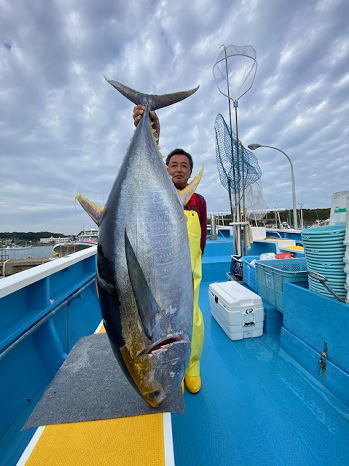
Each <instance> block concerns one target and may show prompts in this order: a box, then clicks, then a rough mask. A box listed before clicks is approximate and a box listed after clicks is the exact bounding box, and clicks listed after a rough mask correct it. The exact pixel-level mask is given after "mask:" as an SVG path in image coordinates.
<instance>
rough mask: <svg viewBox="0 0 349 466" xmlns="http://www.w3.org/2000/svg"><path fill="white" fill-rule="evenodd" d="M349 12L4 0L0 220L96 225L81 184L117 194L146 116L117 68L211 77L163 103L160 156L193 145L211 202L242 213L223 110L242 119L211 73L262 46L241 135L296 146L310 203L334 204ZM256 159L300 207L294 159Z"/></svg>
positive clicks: (13, 225) (343, 147)
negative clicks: (241, 49) (226, 156)
mask: <svg viewBox="0 0 349 466" xmlns="http://www.w3.org/2000/svg"><path fill="white" fill-rule="evenodd" d="M348 10H349V5H348V4H347V2H346V1H345V0H337V1H334V0H331V1H320V0H319V1H315V2H311V3H307V2H304V1H301V0H296V1H294V2H292V3H290V2H288V1H286V0H282V1H269V2H262V1H260V0H241V1H234V2H231V1H227V0H226V1H225V0H219V1H217V2H212V1H208V0H207V1H206V0H205V1H203V0H200V1H199V0H193V1H191V2H184V1H180V2H177V3H175V2H170V1H168V0H158V1H157V0H154V1H136V0H132V1H130V2H127V3H125V2H121V1H120V0H119V1H111V0H110V1H104V0H103V1H102V2H100V3H96V2H95V1H93V0H86V1H82V0H73V1H71V0H69V1H68V0H64V1H52V2H49V3H47V2H45V1H44V0H38V1H36V2H34V3H33V4H30V5H29V4H28V3H27V2H25V1H24V0H20V1H17V2H12V3H10V2H4V1H0V31H1V43H2V45H3V46H2V47H1V48H0V109H1V110H0V166H1V176H2V178H1V191H0V193H1V196H0V218H1V223H0V229H1V230H2V231H6V230H7V231H8V230H10V231H11V230H34V231H35V230H42V229H45V230H55V231H60V232H63V233H76V232H78V231H80V230H81V228H82V226H83V225H85V226H87V225H89V224H90V221H89V219H88V217H87V215H86V214H85V213H84V212H82V211H81V210H80V208H79V207H78V206H76V204H75V201H74V196H75V193H76V192H77V191H80V192H83V193H84V194H85V195H87V196H88V197H90V198H91V199H93V200H95V201H96V202H98V203H103V202H105V201H106V199H107V197H108V193H109V191H110V189H111V186H112V183H113V181H114V179H115V177H116V175H117V172H118V169H119V168H120V165H121V162H122V160H123V157H124V154H125V153H126V150H127V147H128V144H129V141H130V138H131V137H132V134H133V122H132V118H131V114H132V104H131V103H130V102H128V101H127V100H126V99H125V98H124V97H123V96H121V95H120V94H118V93H117V91H116V90H115V89H113V88H112V87H111V86H110V85H108V84H107V83H106V81H105V80H104V78H103V76H104V75H105V76H107V77H108V78H111V79H116V80H119V81H121V82H124V83H125V84H127V85H129V86H131V87H133V88H135V89H138V90H140V91H144V92H149V93H151V92H154V93H166V92H173V91H179V90H183V89H188V88H192V87H194V86H196V85H197V84H200V89H199V91H198V92H197V93H196V94H195V95H194V96H192V97H191V98H190V99H187V100H186V101H183V102H180V103H178V104H176V105H174V106H172V107H168V108H164V109H161V110H159V112H158V114H159V117H160V120H161V141H160V144H161V147H162V149H161V151H162V152H163V153H164V154H166V153H168V152H169V151H170V150H172V149H173V148H174V147H178V146H179V147H183V148H184V149H186V150H189V151H190V152H191V153H192V154H193V157H194V172H195V171H196V170H197V171H198V170H199V168H200V167H201V166H202V165H203V166H204V167H205V173H204V177H203V180H202V182H201V185H200V187H199V192H201V193H202V194H203V195H204V196H205V197H206V199H207V203H208V209H209V210H210V211H227V210H229V202H228V195H227V192H226V190H225V189H224V188H223V187H222V186H221V184H220V181H219V176H218V171H217V167H216V154H215V137H214V121H215V118H216V115H217V114H218V113H222V114H223V115H224V117H225V119H226V121H229V115H228V104H227V99H226V98H224V97H223V96H222V95H221V94H220V93H219V92H218V90H217V87H216V85H215V82H214V79H213V75H212V66H213V64H214V62H215V60H216V58H217V56H218V54H219V53H220V52H221V50H222V49H221V45H222V44H226V45H228V44H234V45H238V46H242V45H252V46H253V47H254V48H255V50H256V53H257V62H258V69H257V74H256V78H255V82H254V85H253V87H252V89H251V90H250V91H249V92H248V93H247V94H246V95H245V96H244V97H242V98H241V99H240V101H239V108H238V122H239V136H240V139H241V141H242V142H243V143H244V144H245V146H247V145H248V144H250V143H252V142H257V143H261V144H267V145H272V146H276V147H279V148H280V149H282V150H284V151H285V152H286V153H287V154H289V156H290V157H291V158H292V160H293V163H294V167H295V175H296V185H297V201H298V203H302V204H303V207H304V208H315V207H328V206H329V205H330V201H331V195H332V193H333V192H334V191H340V190H345V189H347V188H348V186H347V180H348V174H349V172H348V170H349V168H348V162H347V159H348V157H347V147H348V142H349V137H348V131H349V130H348V124H347V115H348V111H349V108H348V106H349V103H348V93H349V89H348V88H349V78H348V69H347V63H348V54H349V39H348V35H347V20H346V18H347V17H348V13H349V12H348ZM238 76H239V74H238V73H235V77H238ZM232 117H233V120H232V121H233V126H234V114H233V115H232ZM254 154H255V155H256V156H257V157H258V159H259V162H260V165H261V168H262V170H263V175H262V183H263V186H264V197H265V199H266V202H267V204H268V205H269V206H272V207H275V206H279V207H288V208H289V207H291V184H290V168H289V166H288V162H287V160H286V159H285V157H283V155H282V154H280V153H278V152H277V151H274V150H272V149H259V150H256V151H255V152H254Z"/></svg>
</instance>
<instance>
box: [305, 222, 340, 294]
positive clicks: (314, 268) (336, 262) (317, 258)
mask: <svg viewBox="0 0 349 466" xmlns="http://www.w3.org/2000/svg"><path fill="white" fill-rule="evenodd" d="M302 239H303V244H304V252H305V257H306V261H307V267H308V270H309V271H310V272H315V273H317V274H320V275H321V276H322V277H324V278H325V280H326V281H325V283H326V284H327V286H328V287H329V288H330V289H331V290H332V291H333V292H334V293H335V294H336V295H337V296H338V297H339V298H341V299H345V298H346V295H347V290H346V287H345V284H346V272H345V270H344V255H345V244H344V239H345V225H342V224H339V225H327V226H322V227H314V228H308V229H306V230H303V231H302ZM309 288H310V289H311V290H312V291H315V292H318V293H321V294H323V295H325V296H330V297H331V298H333V294H332V293H331V292H330V291H329V290H328V288H326V287H325V286H324V285H323V284H322V283H320V282H319V281H318V280H316V279H315V278H312V277H311V275H310V276H309Z"/></svg>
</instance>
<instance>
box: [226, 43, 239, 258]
mask: <svg viewBox="0 0 349 466" xmlns="http://www.w3.org/2000/svg"><path fill="white" fill-rule="evenodd" d="M223 48H224V57H225V74H226V80H227V94H228V106H229V126H230V145H231V148H232V150H233V128H232V121H231V103H230V87H229V73H228V57H227V49H226V47H225V45H223ZM234 106H235V101H234ZM231 156H232V164H233V177H234V186H235V187H234V202H235V212H233V209H232V201H231V186H230V181H229V183H228V187H229V190H228V192H229V200H230V206H231V215H232V221H233V222H234V221H237V222H240V209H239V208H240V205H239V194H238V193H237V188H236V181H237V180H236V171H235V166H234V163H233V153H232V154H231ZM234 244H235V252H236V254H238V255H241V231H240V227H239V226H235V235H234Z"/></svg>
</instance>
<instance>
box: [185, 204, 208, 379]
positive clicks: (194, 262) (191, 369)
mask: <svg viewBox="0 0 349 466" xmlns="http://www.w3.org/2000/svg"><path fill="white" fill-rule="evenodd" d="M184 214H185V216H186V217H187V230H188V237H189V248H190V259H191V268H192V271H193V285H194V302H193V334H192V340H191V354H190V361H189V365H188V368H187V370H186V373H185V375H186V376H199V375H200V356H201V351H202V345H203V342H204V320H203V317H202V313H201V310H200V308H199V289H200V283H201V278H202V270H201V247H200V240H201V226H200V221H199V217H198V214H197V212H195V211H193V210H185V211H184Z"/></svg>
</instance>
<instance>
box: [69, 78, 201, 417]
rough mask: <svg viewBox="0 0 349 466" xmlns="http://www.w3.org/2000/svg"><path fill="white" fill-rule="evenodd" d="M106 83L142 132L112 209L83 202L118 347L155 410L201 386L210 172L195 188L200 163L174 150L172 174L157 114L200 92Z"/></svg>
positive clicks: (107, 319) (108, 325) (108, 324)
mask: <svg viewBox="0 0 349 466" xmlns="http://www.w3.org/2000/svg"><path fill="white" fill-rule="evenodd" d="M106 80H107V82H108V83H109V84H111V85H112V86H113V87H114V88H115V89H117V90H118V92H120V93H121V94H122V95H123V96H124V97H126V98H127V99H129V100H130V101H131V102H133V103H134V104H135V105H136V109H135V118H136V119H135V124H136V126H137V128H136V130H135V132H134V134H133V137H132V139H131V142H130V145H129V147H128V149H127V152H126V155H125V157H124V159H123V161H122V164H121V166H120V169H119V171H118V174H117V176H116V178H115V181H114V184H113V186H112V189H111V191H110V193H109V196H108V200H107V202H106V205H105V206H98V205H97V204H95V203H94V202H93V201H90V200H89V199H88V198H87V197H86V196H83V195H82V194H80V193H79V194H77V196H76V199H77V200H78V201H79V202H80V204H81V205H82V207H83V208H84V209H85V210H86V212H87V213H88V214H89V216H90V217H91V218H92V219H93V220H94V221H95V223H96V224H97V225H98V226H99V234H98V247H97V288H98V297H99V302H100V307H101V313H102V318H103V323H104V327H105V330H106V332H107V335H108V338H109V341H110V344H111V348H112V350H113V353H114V355H115V357H116V359H117V361H118V363H119V366H120V367H121V368H122V370H123V372H124V374H125V375H126V377H127V378H128V379H129V381H130V382H131V385H133V386H134V388H135V389H136V390H137V391H138V392H139V394H140V395H141V396H142V397H143V399H144V400H145V401H146V402H147V403H148V404H149V405H150V406H152V407H154V408H156V407H158V406H160V404H161V403H162V402H163V401H164V400H165V399H166V398H168V397H169V396H171V395H172V394H174V393H175V392H176V391H178V389H179V387H180V384H181V383H183V379H184V381H185V384H186V386H187V388H188V390H189V391H190V392H192V393H197V392H198V391H199V390H200V388H201V378H200V355H201V349H202V342H203V332H204V327H203V320H202V315H201V312H200V309H199V306H198V296H199V286H200V281H201V254H202V251H203V248H204V246H205V236H206V203H205V200H204V199H203V198H202V197H201V196H199V195H198V194H195V190H196V188H197V185H198V184H199V182H200V179H201V176H202V170H201V173H200V174H199V175H198V176H196V177H194V178H193V180H192V181H191V182H190V183H188V180H189V177H190V176H191V172H192V159H191V156H190V155H189V154H188V153H186V152H185V151H183V150H179V149H176V150H175V151H174V152H172V153H171V154H169V156H168V158H167V165H168V166H167V170H166V168H165V167H166V166H165V164H164V163H163V161H162V159H161V155H160V153H159V150H158V147H157V142H158V138H159V133H160V125H159V121H158V119H157V117H156V114H155V113H154V112H155V110H157V109H159V108H163V107H166V106H168V105H172V104H174V103H177V102H180V101H181V100H183V99H186V98H187V97H189V96H191V95H192V94H194V93H195V92H196V91H197V89H198V87H196V88H194V89H190V90H187V91H181V92H175V93H171V94H163V95H151V94H144V93H142V92H139V91H136V90H134V89H131V88H129V87H127V86H125V85H124V84H121V83H120V82H118V81H112V80H109V79H106ZM169 174H170V176H171V179H170V177H169V176H168V175H169ZM176 188H177V190H176ZM183 209H185V210H184V214H183ZM199 216H200V219H201V224H202V225H200V219H199ZM185 219H186V221H185ZM202 232H204V234H202ZM188 239H189V240H188ZM192 310H194V311H192ZM182 386H183V385H182Z"/></svg>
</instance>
